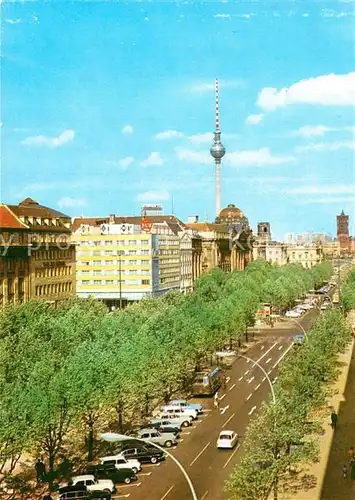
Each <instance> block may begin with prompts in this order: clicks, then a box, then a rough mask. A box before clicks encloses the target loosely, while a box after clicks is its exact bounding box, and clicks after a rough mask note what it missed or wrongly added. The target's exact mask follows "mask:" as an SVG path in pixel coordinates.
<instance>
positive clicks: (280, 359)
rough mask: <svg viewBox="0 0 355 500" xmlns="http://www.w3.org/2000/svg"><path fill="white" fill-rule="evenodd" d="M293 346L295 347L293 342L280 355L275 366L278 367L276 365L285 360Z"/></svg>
mask: <svg viewBox="0 0 355 500" xmlns="http://www.w3.org/2000/svg"><path fill="white" fill-rule="evenodd" d="M292 347H293V344H291V345H290V346H289V347H288V348H287V349H286V351H285V352H284V353H283V355H282V356H280V357H279V359H278V360H277V361H276V363H275V364H274V366H273V368H276V367H277V365H278V364H279V363H280V362H281V361H282V360H283V358H284V357H285V356H286V354H287V353H288V351H289V350H290V349H292Z"/></svg>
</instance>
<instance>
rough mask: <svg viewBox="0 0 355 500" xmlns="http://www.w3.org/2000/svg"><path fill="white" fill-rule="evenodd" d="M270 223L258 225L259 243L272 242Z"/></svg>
mask: <svg viewBox="0 0 355 500" xmlns="http://www.w3.org/2000/svg"><path fill="white" fill-rule="evenodd" d="M271 240H272V238H271V230H270V222H259V223H258V241H265V242H266V241H271Z"/></svg>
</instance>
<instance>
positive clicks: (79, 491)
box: [58, 485, 111, 500]
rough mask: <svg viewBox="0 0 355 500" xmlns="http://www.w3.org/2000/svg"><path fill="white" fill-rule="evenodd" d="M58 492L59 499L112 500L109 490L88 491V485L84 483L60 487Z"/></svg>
mask: <svg viewBox="0 0 355 500" xmlns="http://www.w3.org/2000/svg"><path fill="white" fill-rule="evenodd" d="M58 494H59V498H58V500H92V499H94V498H102V499H104V500H111V493H110V492H109V491H88V489H87V487H86V486H83V485H77V486H74V485H70V486H64V487H62V488H59V491H58Z"/></svg>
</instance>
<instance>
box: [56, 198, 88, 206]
mask: <svg viewBox="0 0 355 500" xmlns="http://www.w3.org/2000/svg"><path fill="white" fill-rule="evenodd" d="M58 206H59V207H60V208H65V207H66V208H69V207H85V206H86V200H84V199H83V198H70V197H69V196H63V197H62V198H61V199H60V200H59V201H58Z"/></svg>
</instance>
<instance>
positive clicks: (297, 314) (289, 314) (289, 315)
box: [285, 309, 302, 318]
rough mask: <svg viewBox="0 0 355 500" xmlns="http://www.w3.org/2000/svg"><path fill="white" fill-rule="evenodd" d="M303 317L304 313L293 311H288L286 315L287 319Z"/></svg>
mask: <svg viewBox="0 0 355 500" xmlns="http://www.w3.org/2000/svg"><path fill="white" fill-rule="evenodd" d="M301 315H302V311H300V310H295V309H292V310H291V311H287V313H286V314H285V316H286V318H299V317H300V316H301Z"/></svg>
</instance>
